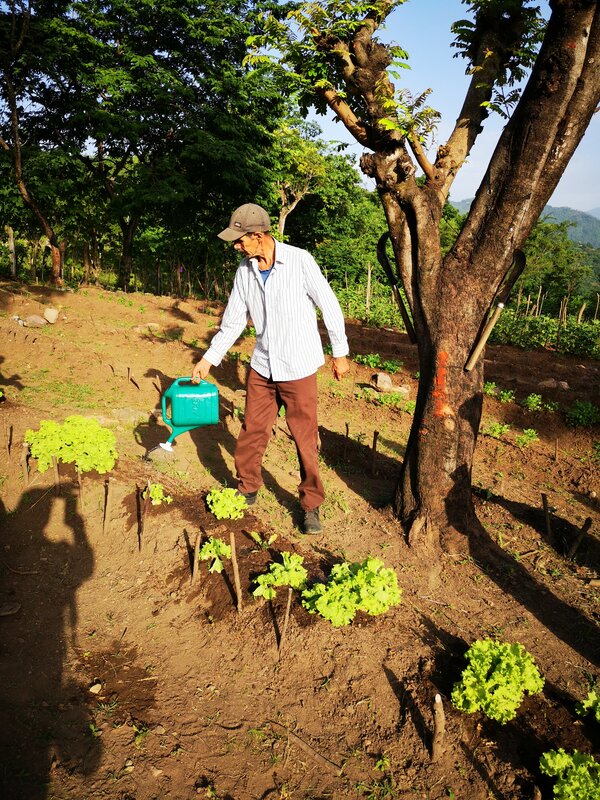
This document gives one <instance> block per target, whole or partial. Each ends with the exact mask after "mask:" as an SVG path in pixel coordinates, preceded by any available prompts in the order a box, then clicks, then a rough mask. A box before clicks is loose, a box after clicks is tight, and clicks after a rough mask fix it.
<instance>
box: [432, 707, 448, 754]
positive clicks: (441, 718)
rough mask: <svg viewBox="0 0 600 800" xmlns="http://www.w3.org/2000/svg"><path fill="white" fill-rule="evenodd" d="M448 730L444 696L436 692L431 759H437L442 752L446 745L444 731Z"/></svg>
mask: <svg viewBox="0 0 600 800" xmlns="http://www.w3.org/2000/svg"><path fill="white" fill-rule="evenodd" d="M445 731H446V715H445V714H444V704H443V703H442V697H441V695H439V694H436V696H435V700H434V703H433V742H432V745H431V760H432V761H437V760H438V759H439V757H440V756H441V754H442V749H443V746H444V733H445Z"/></svg>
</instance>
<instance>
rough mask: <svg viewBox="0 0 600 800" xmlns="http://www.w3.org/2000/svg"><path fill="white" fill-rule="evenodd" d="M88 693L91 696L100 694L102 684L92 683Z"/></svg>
mask: <svg viewBox="0 0 600 800" xmlns="http://www.w3.org/2000/svg"><path fill="white" fill-rule="evenodd" d="M88 691H89V692H91V693H92V694H100V692H101V691H102V684H101V683H100V681H94V683H92V685H91V686H90V687H89V689H88Z"/></svg>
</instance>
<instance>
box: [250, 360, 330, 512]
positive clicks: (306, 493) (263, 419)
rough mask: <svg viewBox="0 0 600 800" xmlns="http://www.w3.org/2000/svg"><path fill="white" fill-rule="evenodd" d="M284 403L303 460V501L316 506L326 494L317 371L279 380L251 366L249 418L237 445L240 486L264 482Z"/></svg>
mask: <svg viewBox="0 0 600 800" xmlns="http://www.w3.org/2000/svg"><path fill="white" fill-rule="evenodd" d="M280 406H283V407H284V408H285V418H286V421H287V424H288V427H289V429H290V433H291V434H292V436H293V437H294V442H295V443H296V450H297V452H298V460H299V461H300V484H299V486H298V493H299V495H300V505H301V506H302V508H303V509H304V510H305V511H312V509H314V508H317V507H318V506H320V505H321V503H322V502H323V500H324V499H325V492H324V490H323V484H322V483H321V478H320V476H319V461H318V452H317V441H318V427H317V376H316V373H315V374H314V375H309V376H308V377H307V378H301V379H300V380H297V381H273V380H271V379H270V378H263V376H262V375H259V374H258V372H256V371H255V370H253V369H250V370H249V372H248V381H247V384H246V410H245V413H244V424H243V426H242V430H241V432H240V435H239V437H238V440H237V445H236V448H235V468H236V472H237V476H238V480H239V485H238V489H239V491H240V492H244V493H246V494H247V493H249V492H256V491H257V490H258V489H259V488H260V487H261V486H262V482H263V481H262V474H261V464H262V459H263V456H264V453H265V450H266V449H267V444H268V443H269V439H270V438H271V433H272V430H273V424H274V422H275V420H276V418H277V414H278V411H279V408H280Z"/></svg>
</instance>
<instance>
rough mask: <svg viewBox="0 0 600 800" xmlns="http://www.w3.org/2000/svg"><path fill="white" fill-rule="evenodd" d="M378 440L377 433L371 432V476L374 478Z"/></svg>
mask: <svg viewBox="0 0 600 800" xmlns="http://www.w3.org/2000/svg"><path fill="white" fill-rule="evenodd" d="M378 438H379V431H373V446H372V448H371V475H373V477H375V474H376V471H375V459H376V458H377V439H378Z"/></svg>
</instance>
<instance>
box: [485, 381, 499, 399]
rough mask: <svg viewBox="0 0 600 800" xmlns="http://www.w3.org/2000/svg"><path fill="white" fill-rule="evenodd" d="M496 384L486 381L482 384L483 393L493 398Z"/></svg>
mask: <svg viewBox="0 0 600 800" xmlns="http://www.w3.org/2000/svg"><path fill="white" fill-rule="evenodd" d="M496 388H497V387H496V384H495V383H494V381H486V382H485V383H484V384H483V393H484V394H485V395H487V396H488V397H495V395H496Z"/></svg>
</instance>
